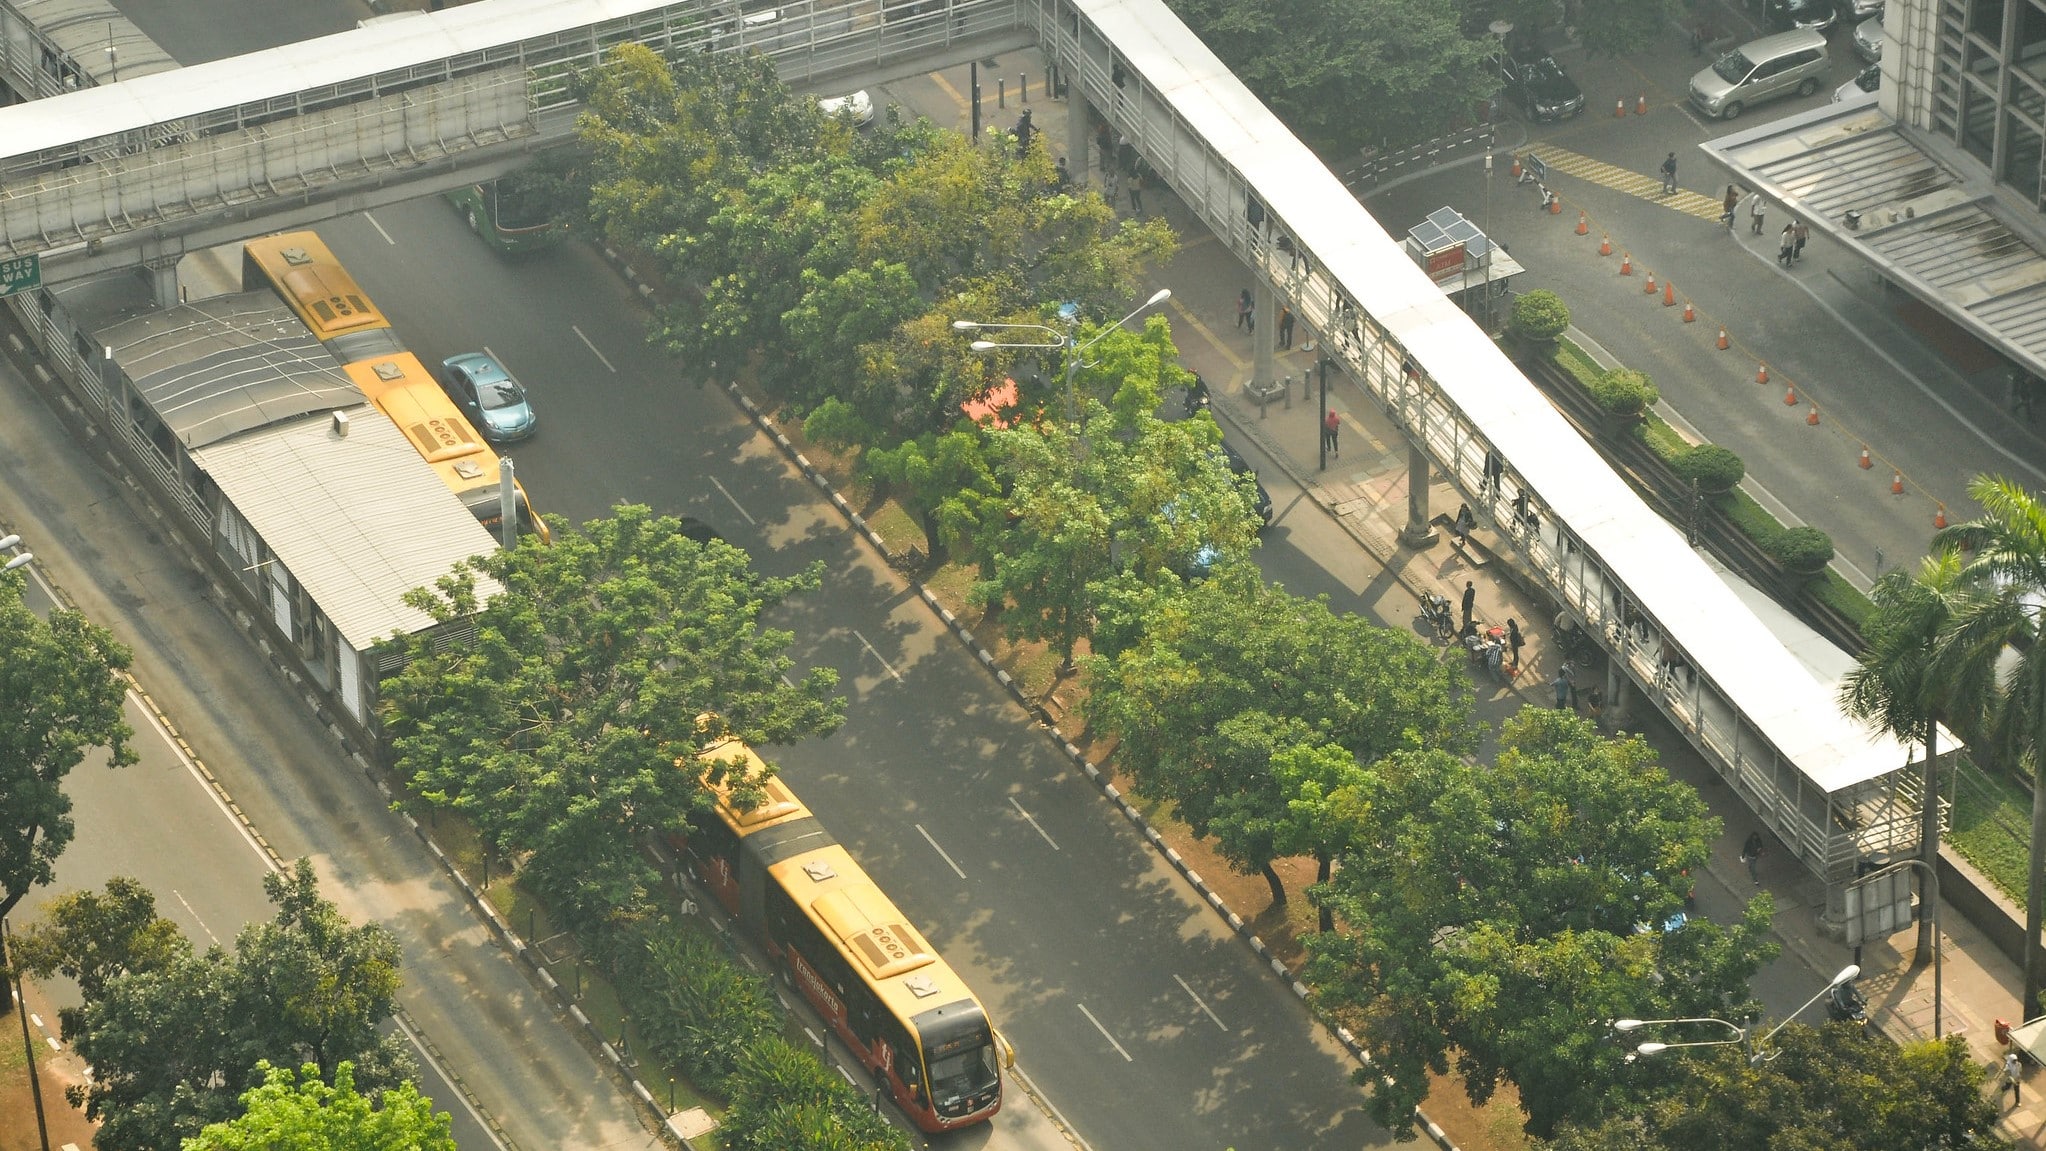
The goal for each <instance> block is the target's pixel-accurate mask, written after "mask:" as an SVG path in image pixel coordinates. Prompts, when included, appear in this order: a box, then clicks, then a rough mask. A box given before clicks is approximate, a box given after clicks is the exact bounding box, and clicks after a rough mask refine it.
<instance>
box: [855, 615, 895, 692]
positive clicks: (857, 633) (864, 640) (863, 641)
mask: <svg viewBox="0 0 2046 1151" xmlns="http://www.w3.org/2000/svg"><path fill="white" fill-rule="evenodd" d="M853 635H855V636H857V637H858V638H859V641H860V646H861V647H863V648H866V649H867V652H868V653H869V654H870V655H872V656H873V657H874V658H875V659H877V660H880V661H881V666H882V667H884V668H886V669H887V670H888V674H889V675H892V676H894V677H895V682H896V683H901V682H902V676H901V674H900V673H898V672H897V671H896V670H895V666H894V665H893V664H891V663H889V662H888V658H887V657H886V656H884V655H882V654H881V653H880V652H878V651H875V650H874V645H873V644H870V643H868V642H867V637H866V636H863V635H860V629H858V628H854V629H853Z"/></svg>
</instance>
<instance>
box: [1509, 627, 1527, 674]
mask: <svg viewBox="0 0 2046 1151" xmlns="http://www.w3.org/2000/svg"><path fill="white" fill-rule="evenodd" d="M1506 646H1507V648H1508V649H1509V650H1511V651H1512V652H1513V674H1515V675H1519V674H1520V649H1521V648H1523V647H1526V646H1527V640H1526V639H1524V638H1522V637H1521V634H1520V621H1519V620H1517V619H1514V618H1513V617H1512V616H1507V617H1506Z"/></svg>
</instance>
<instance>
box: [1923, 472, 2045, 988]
mask: <svg viewBox="0 0 2046 1151" xmlns="http://www.w3.org/2000/svg"><path fill="white" fill-rule="evenodd" d="M1968 495H1969V496H1970V497H1971V498H1973V499H1974V500H1975V502H1976V503H1978V504H1980V505H1982V512H1983V514H1982V516H1981V517H1980V518H1978V519H1973V520H1969V521H1968V522H1966V523H1960V524H1955V525H1953V526H1952V527H1949V528H1946V529H1944V530H1942V531H1941V532H1939V533H1938V534H1937V535H1935V536H1934V537H1933V546H1934V547H1935V548H1960V549H1962V550H1964V551H1966V552H1968V553H1970V555H1971V556H1972V558H1970V559H1968V560H1967V561H1966V562H1965V563H1964V564H1963V565H1962V567H1961V571H1960V573H1959V577H1958V582H1959V583H1960V584H1961V585H1962V586H1964V587H1965V588H1966V589H1967V594H1966V596H1965V598H1964V599H1962V600H1961V601H1960V602H1958V603H1957V604H1956V611H1955V613H1954V617H1953V620H1952V624H1951V626H1950V627H1949V628H1948V629H1947V634H1946V637H1945V638H1944V639H1943V640H1942V641H1941V642H1940V644H1939V648H1940V650H1939V652H1938V654H1937V655H1936V657H1935V660H1936V662H1937V664H1938V668H1939V674H1940V675H1941V676H1942V678H1943V679H1945V681H1946V683H1945V688H1944V691H1943V694H1944V695H1945V697H1946V699H1947V700H1948V701H1949V703H1950V704H1951V705H1952V706H1953V707H1954V708H1955V709H1956V710H1957V711H1958V712H1959V713H1960V714H1961V715H1962V716H1963V717H1964V718H1974V717H1976V716H1980V717H1984V718H1986V720H1987V722H1986V724H1985V725H1984V726H1983V735H1982V737H1981V738H1980V739H1977V742H1978V743H1979V742H1983V741H1985V740H1986V743H1987V745H1988V746H1987V750H1990V751H1993V752H1995V753H1997V754H1999V755H2001V756H2003V757H2005V759H2006V762H2008V763H2011V764H2014V765H2018V766H2021V767H2022V768H2023V769H2024V771H2025V773H2026V774H2027V775H2029V776H2030V777H2031V780H2032V842H2031V855H2030V866H2029V867H2028V868H2027V875H2026V878H2025V946H2024V954H2023V964H2024V977H2025V984H2024V986H2025V991H2024V998H2023V1000H2022V1004H2023V1012H2024V1017H2025V1018H2026V1019H2031V1018H2035V1017H2037V1016H2038V1015H2039V1014H2041V1012H2040V1005H2039V992H2040V973H2039V926H2040V912H2041V910H2042V908H2046V634H2042V633H2041V620H2040V612H2041V609H2042V606H2046V501H2042V500H2041V499H2040V498H2039V497H2037V496H2035V495H2033V494H2032V493H2031V492H2029V491H2027V490H2025V488H2024V487H2022V486H2020V485H2019V484H2017V483H2015V482H2013V481H2011V480H2007V479H2003V478H2001V477H1995V476H1977V477H1975V479H1974V480H1973V481H1972V482H1970V483H1969V485H1968ZM2006 661H2008V662H2006Z"/></svg>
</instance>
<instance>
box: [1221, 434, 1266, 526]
mask: <svg viewBox="0 0 2046 1151" xmlns="http://www.w3.org/2000/svg"><path fill="white" fill-rule="evenodd" d="M1222 456H1223V458H1224V459H1226V460H1228V461H1229V470H1230V471H1232V472H1235V473H1236V474H1237V475H1239V476H1249V477H1250V484H1251V486H1252V487H1253V488H1255V489H1257V496H1256V497H1255V498H1256V500H1257V502H1256V503H1254V504H1253V505H1251V510H1252V511H1254V512H1256V513H1257V518H1258V519H1259V520H1261V521H1263V523H1264V525H1265V526H1266V527H1270V526H1271V524H1272V493H1270V492H1268V491H1266V490H1265V485H1264V484H1263V483H1262V482H1261V481H1259V479H1258V478H1257V470H1256V469H1254V468H1252V467H1251V466H1250V461H1248V460H1246V459H1244V458H1243V457H1242V456H1239V455H1237V454H1236V449H1235V448H1232V447H1230V446H1229V445H1228V444H1223V445H1222Z"/></svg>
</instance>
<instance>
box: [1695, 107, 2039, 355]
mask: <svg viewBox="0 0 2046 1151" xmlns="http://www.w3.org/2000/svg"><path fill="white" fill-rule="evenodd" d="M1943 147H1944V146H1943V145H1942V144H1940V143H1939V142H1938V141H1936V140H1932V139H1929V138H1927V137H1926V136H1924V135H1923V134H1922V133H1919V132H1916V131H1914V130H1912V129H1910V128H1907V127H1904V126H1902V125H1899V124H1898V123H1897V122H1896V121H1894V120H1892V119H1890V118H1889V117H1888V116H1886V115H1884V114H1883V111H1882V109H1881V108H1880V107H1878V106H1877V105H1876V103H1875V102H1874V100H1873V99H1865V100H1849V101H1844V102H1842V103H1838V104H1829V105H1826V106H1825V107H1822V108H1818V109H1815V110H1813V111H1811V112H1806V113H1802V114H1799V115H1794V116H1786V117H1784V118H1783V119H1781V120H1776V121H1773V122H1771V123H1768V124H1763V125H1761V126H1760V127H1757V128H1751V129H1748V130H1746V131H1742V132H1735V133H1733V134H1732V135H1729V136H1722V137H1720V138H1719V139H1717V140H1712V141H1709V142H1708V143H1706V144H1705V145H1704V148H1705V152H1706V154H1707V155H1710V156H1712V157H1713V158H1714V159H1716V160H1718V161H1719V162H1720V163H1722V164H1724V165H1725V166H1726V167H1727V169H1728V170H1730V171H1731V172H1733V173H1734V174H1735V175H1736V176H1738V177H1740V178H1741V180H1742V181H1743V182H1745V183H1747V184H1749V185H1751V186H1753V187H1758V188H1761V189H1762V190H1763V191H1764V192H1766V193H1767V194H1768V195H1769V196H1771V197H1772V198H1775V199H1778V200H1780V201H1782V202H1783V203H1785V204H1787V205H1788V206H1789V208H1790V211H1791V212H1792V214H1794V215H1796V216H1797V218H1798V219H1800V220H1803V221H1805V222H1806V223H1808V224H1809V225H1810V226H1811V227H1813V228H1815V229H1817V230H1818V231H1820V232H1823V233H1825V234H1826V235H1827V236H1829V237H1830V238H1832V239H1834V240H1838V241H1839V242H1841V243H1842V244H1845V245H1847V246H1848V247H1849V248H1851V249H1853V250H1854V252H1855V253H1856V254H1857V255H1859V256H1861V257H1862V258H1864V259H1866V260H1868V261H1869V262H1870V263H1872V264H1874V265H1875V266H1876V267H1877V268H1879V269H1881V270H1882V273H1883V275H1884V276H1885V277H1887V278H1889V279H1891V280H1893V281H1895V282H1896V283H1898V284H1900V285H1902V286H1903V287H1904V288H1905V289H1906V290H1907V291H1909V292H1910V293H1911V294H1912V295H1914V296H1917V297H1918V298H1919V299H1921V300H1924V301H1925V302H1926V303H1927V304H1928V305H1930V306H1931V307H1933V308H1935V309H1937V310H1938V311H1939V312H1940V313H1941V314H1943V315H1945V316H1946V317H1947V318H1948V319H1950V320H1953V321H1954V322H1955V323H1957V324H1959V325H1961V326H1962V327H1963V328H1966V329H1967V330H1968V331H1969V332H1971V333H1973V334H1974V335H1975V336H1976V337H1977V338H1979V339H1981V340H1983V341H1985V342H1987V343H1989V344H1990V345H1992V346H1993V347H1996V348H1997V349H1999V350H2000V351H2002V352H2003V354H2004V355H2006V356H2009V357H2010V358H2011V359H2013V360H2015V361H2018V362H2020V363H2022V364H2025V365H2026V366H2027V367H2028V368H2029V369H2030V370H2031V371H2032V372H2033V374H2035V375H2039V376H2042V377H2046V221H2042V219H2041V217H2040V216H2039V213H2037V212H2033V211H2028V210H2026V209H2024V208H2022V207H2019V206H2017V205H2015V204H2013V203H2010V202H2007V201H2006V200H2004V199H2003V198H2002V197H2000V196H1999V195H1998V193H1997V189H1996V187H1995V185H1994V184H1993V182H1992V181H1991V180H1990V178H1989V175H1988V173H1987V172H1978V171H1976V170H1975V166H1974V165H1961V164H1958V163H1950V162H1949V161H1948V160H1946V159H1944V158H1943V157H1942V155H1941V152H1942V150H1943Z"/></svg>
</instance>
